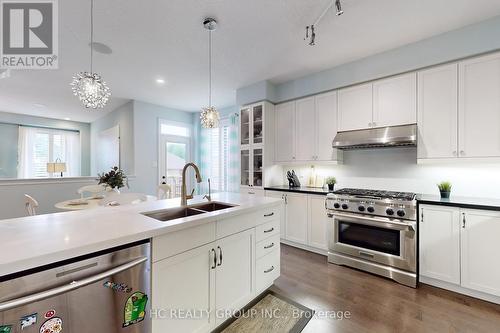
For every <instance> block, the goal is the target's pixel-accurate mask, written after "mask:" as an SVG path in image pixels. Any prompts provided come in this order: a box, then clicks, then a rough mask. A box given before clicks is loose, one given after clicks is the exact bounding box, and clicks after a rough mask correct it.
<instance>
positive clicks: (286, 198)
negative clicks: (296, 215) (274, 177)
mask: <svg viewBox="0 0 500 333" xmlns="http://www.w3.org/2000/svg"><path fill="white" fill-rule="evenodd" d="M285 205H288V195H286V194H285Z"/></svg>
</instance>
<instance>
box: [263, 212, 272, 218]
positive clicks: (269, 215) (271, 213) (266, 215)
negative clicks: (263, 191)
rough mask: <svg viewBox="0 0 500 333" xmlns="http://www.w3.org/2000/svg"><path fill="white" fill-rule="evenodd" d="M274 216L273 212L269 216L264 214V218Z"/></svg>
mask: <svg viewBox="0 0 500 333" xmlns="http://www.w3.org/2000/svg"><path fill="white" fill-rule="evenodd" d="M273 215H274V212H273V213H271V214H265V215H264V217H270V216H273Z"/></svg>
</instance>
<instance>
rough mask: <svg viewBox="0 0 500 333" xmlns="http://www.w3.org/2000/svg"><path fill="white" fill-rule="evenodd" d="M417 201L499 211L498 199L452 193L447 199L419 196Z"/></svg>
mask: <svg viewBox="0 0 500 333" xmlns="http://www.w3.org/2000/svg"><path fill="white" fill-rule="evenodd" d="M417 201H418V203H419V204H431V205H440V206H452V207H461V208H470V209H483V210H497V211H500V199H492V198H474V197H457V196H454V195H453V193H452V194H451V196H450V198H449V199H441V197H440V196H439V195H429V194H419V195H418V196H417Z"/></svg>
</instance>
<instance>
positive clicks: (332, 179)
mask: <svg viewBox="0 0 500 333" xmlns="http://www.w3.org/2000/svg"><path fill="white" fill-rule="evenodd" d="M326 184H327V185H328V191H330V192H333V188H334V187H335V184H337V179H336V178H335V177H328V178H326Z"/></svg>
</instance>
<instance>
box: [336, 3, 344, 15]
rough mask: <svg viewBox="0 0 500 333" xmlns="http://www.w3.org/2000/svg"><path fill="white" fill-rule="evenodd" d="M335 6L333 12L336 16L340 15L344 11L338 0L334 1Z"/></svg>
mask: <svg viewBox="0 0 500 333" xmlns="http://www.w3.org/2000/svg"><path fill="white" fill-rule="evenodd" d="M335 7H336V8H337V12H336V13H335V14H336V15H337V16H340V15H342V14H344V11H343V10H342V4H341V3H340V0H336V1H335Z"/></svg>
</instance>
